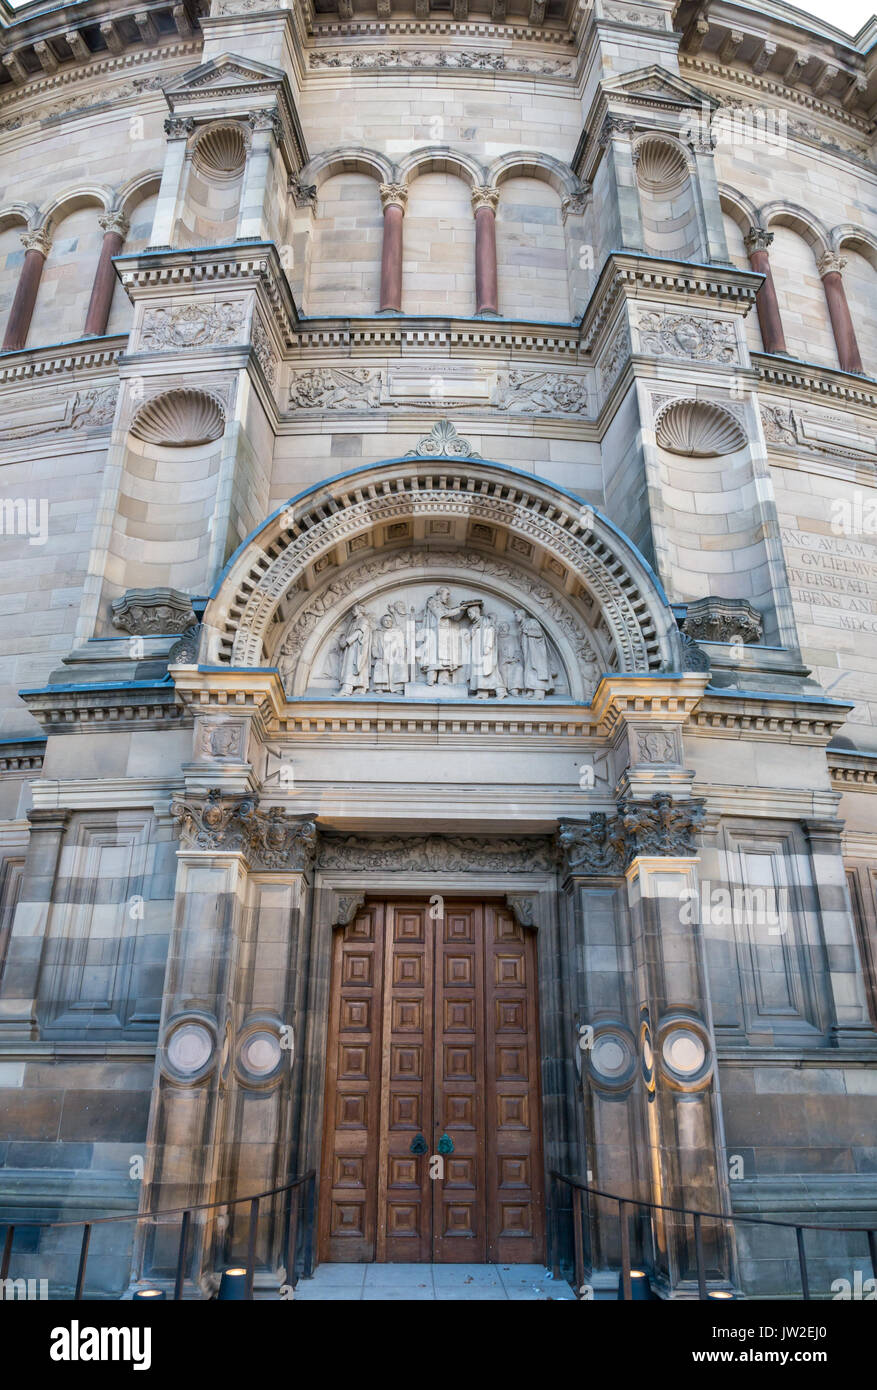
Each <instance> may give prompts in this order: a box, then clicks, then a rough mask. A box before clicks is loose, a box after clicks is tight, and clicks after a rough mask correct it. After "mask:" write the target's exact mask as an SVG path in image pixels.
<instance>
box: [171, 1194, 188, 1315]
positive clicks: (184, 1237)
mask: <svg viewBox="0 0 877 1390" xmlns="http://www.w3.org/2000/svg"><path fill="white" fill-rule="evenodd" d="M191 1216H192V1213H191V1212H190V1211H184V1212H183V1219H182V1221H181V1223H180V1248H179V1251H178V1252H177V1273H176V1277H175V1278H174V1299H175V1301H176V1302H179V1301H180V1299H181V1298H182V1297H183V1281H184V1279H185V1277H186V1246H187V1245H188V1244H189V1221H190V1219H191Z"/></svg>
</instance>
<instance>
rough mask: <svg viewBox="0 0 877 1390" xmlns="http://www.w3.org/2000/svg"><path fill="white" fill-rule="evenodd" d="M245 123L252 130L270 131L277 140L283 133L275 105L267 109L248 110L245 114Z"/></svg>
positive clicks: (281, 122)
mask: <svg viewBox="0 0 877 1390" xmlns="http://www.w3.org/2000/svg"><path fill="white" fill-rule="evenodd" d="M247 125H248V126H249V127H250V129H251V130H254V131H255V130H268V131H270V132H271V134H272V135H273V136H274V138H275V140H279V139H280V137H281V136H282V134H283V121H282V120H281V118H280V113H279V111H278V110H277V107H276V106H275V107H272V108H271V109H270V110H267V111H250V112H249V113H248V115H247Z"/></svg>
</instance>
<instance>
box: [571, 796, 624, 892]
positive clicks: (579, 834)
mask: <svg viewBox="0 0 877 1390" xmlns="http://www.w3.org/2000/svg"><path fill="white" fill-rule="evenodd" d="M557 847H558V852H559V854H560V856H561V863H562V865H563V872H564V874H587V875H597V876H600V877H606V876H609V877H612V876H616V877H617V876H618V875H620V874H622V873H623V872H624V858H625V856H624V835H623V833H622V829H621V826H620V824H619V822H618V819H617V818H616V817H614V816H613V817H610V816H607V814H606V812H605V811H593V812H592V813H591V815H590V816H589V817H588V818H587V820H582V821H561V822H560V824H559V826H558V831H557Z"/></svg>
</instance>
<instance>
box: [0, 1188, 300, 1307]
mask: <svg viewBox="0 0 877 1390" xmlns="http://www.w3.org/2000/svg"><path fill="white" fill-rule="evenodd" d="M316 1177H317V1174H316V1170H315V1169H314V1168H310V1169H309V1170H308V1172H307V1173H302V1174H300V1175H299V1177H297V1178H293V1179H292V1181H291V1182H287V1183H283V1184H282V1185H281V1186H279V1187H269V1188H267V1189H266V1191H264V1192H256V1193H253V1194H251V1195H249V1196H246V1197H225V1198H223V1199H222V1200H221V1201H216V1202H194V1203H192V1205H191V1206H188V1207H168V1208H166V1209H165V1210H163V1211H146V1212H139V1211H138V1212H121V1213H118V1214H117V1215H115V1216H96V1217H93V1218H92V1219H91V1220H88V1221H84V1220H83V1221H19V1222H18V1223H17V1224H18V1226H20V1227H21V1228H22V1229H23V1230H29V1229H31V1228H33V1227H38V1228H39V1229H41V1230H44V1229H47V1228H48V1229H60V1228H62V1227H63V1228H66V1227H70V1226H81V1227H82V1244H81V1246H80V1249H79V1267H78V1270H77V1274H76V1288H75V1292H74V1294H73V1298H74V1301H76V1302H79V1301H80V1300H81V1299H82V1292H83V1289H84V1287H85V1273H86V1268H87V1263H88V1250H89V1245H90V1244H91V1232H92V1227H94V1226H103V1225H109V1224H111V1223H112V1222H114V1221H134V1222H135V1223H136V1224H137V1225H139V1224H140V1223H141V1222H145V1221H155V1222H161V1221H163V1220H165V1219H166V1218H167V1217H173V1216H180V1217H182V1220H181V1222H180V1243H179V1248H178V1252H177V1267H176V1273H175V1275H174V1293H173V1297H174V1299H176V1300H179V1299H181V1298H182V1294H183V1283H184V1280H185V1268H186V1253H187V1247H188V1241H189V1228H190V1225H191V1221H192V1214H193V1212H196V1211H212V1210H213V1209H214V1208H216V1207H236V1206H240V1205H241V1204H242V1203H244V1202H248V1203H249V1204H250V1220H249V1230H248V1235H247V1264H246V1269H247V1279H246V1285H247V1296H248V1297H251V1296H252V1293H253V1283H254V1280H255V1276H256V1237H257V1233H258V1227H259V1203H260V1202H263V1201H265V1199H266V1198H268V1197H276V1196H277V1195H278V1194H279V1193H281V1192H292V1191H294V1190H295V1189H296V1188H300V1187H302V1186H303V1185H305V1184H307V1194H306V1201H307V1210H306V1222H307V1224H306V1227H305V1251H304V1273H305V1276H306V1277H307V1276H309V1275H310V1274H312V1273H313V1267H314V1251H313V1226H314V1197H315V1184H316ZM15 1229H16V1223H15V1222H10V1224H9V1225H8V1226H7V1228H6V1239H5V1240H4V1242H3V1254H2V1257H0V1282H2V1281H3V1280H5V1279H7V1278H8V1275H9V1262H10V1259H11V1257H12V1243H13V1241H14V1239H15ZM297 1238H298V1209H297V1207H296V1205H295V1204H293V1203H290V1208H289V1226H288V1229H287V1233H286V1273H287V1279H288V1280H289V1283H290V1284H291V1285H292V1287H293V1288H295V1285H296V1284H297V1283H298V1278H297V1276H296V1273H295V1252H296V1244H297Z"/></svg>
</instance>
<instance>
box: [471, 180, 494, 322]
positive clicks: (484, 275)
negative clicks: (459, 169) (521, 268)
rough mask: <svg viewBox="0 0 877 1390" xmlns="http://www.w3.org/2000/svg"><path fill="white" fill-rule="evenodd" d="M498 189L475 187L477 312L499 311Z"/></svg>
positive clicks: (473, 202) (491, 312) (473, 193)
mask: <svg viewBox="0 0 877 1390" xmlns="http://www.w3.org/2000/svg"><path fill="white" fill-rule="evenodd" d="M498 203H499V189H498V188H489V187H488V186H487V185H486V184H480V185H476V187H475V188H473V189H472V211H473V212H474V214H475V312H476V314H498V313H499V309H498V307H497V306H498V299H499V295H498V291H497V279H496V208H497V204H498Z"/></svg>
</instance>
